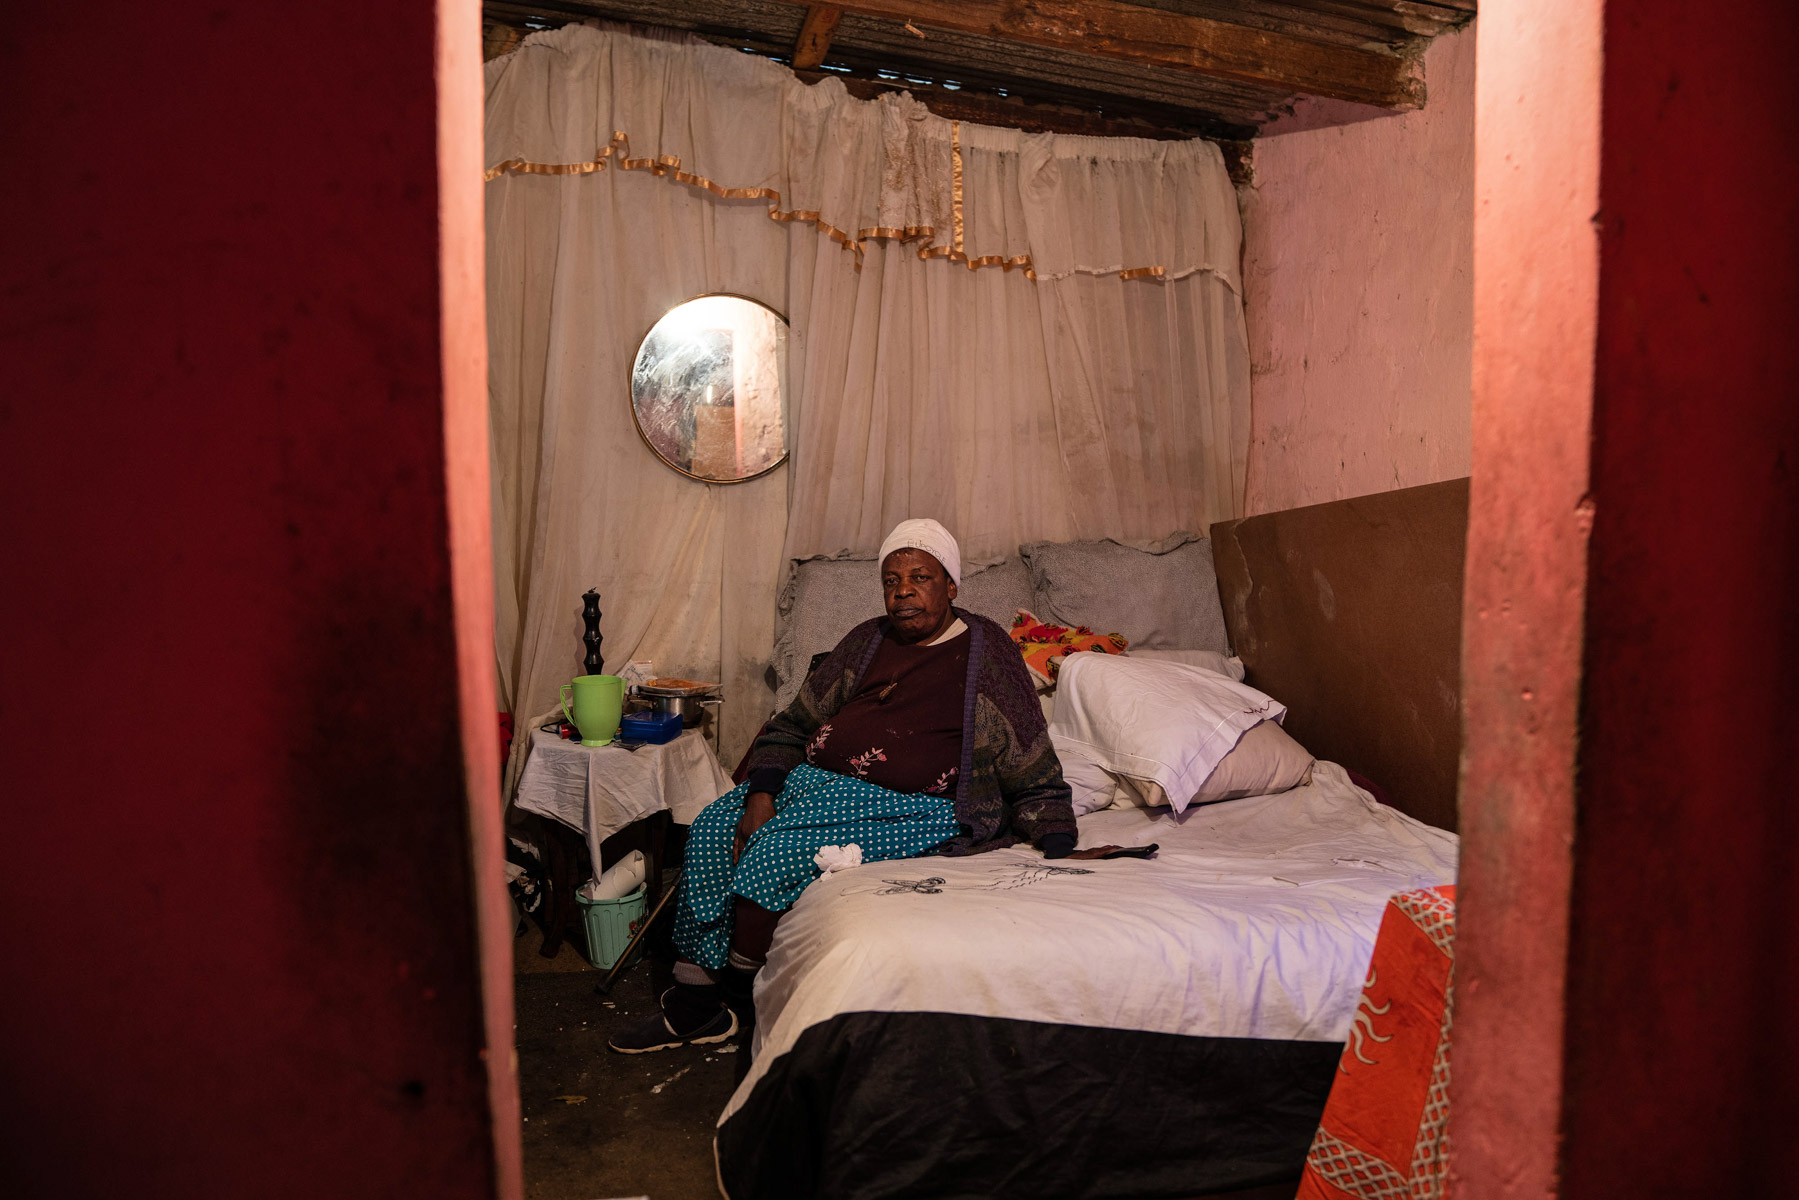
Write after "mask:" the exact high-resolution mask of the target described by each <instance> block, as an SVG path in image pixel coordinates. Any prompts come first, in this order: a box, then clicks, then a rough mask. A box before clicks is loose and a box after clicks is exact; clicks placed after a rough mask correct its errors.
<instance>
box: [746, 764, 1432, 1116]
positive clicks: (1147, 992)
mask: <svg viewBox="0 0 1799 1200" xmlns="http://www.w3.org/2000/svg"><path fill="white" fill-rule="evenodd" d="M1080 827H1081V842H1082V844H1083V845H1096V844H1101V843H1116V844H1119V845H1144V844H1147V843H1150V842H1155V843H1158V844H1159V845H1160V846H1161V851H1160V853H1159V855H1158V857H1157V858H1156V859H1154V860H1152V861H1143V860H1137V859H1114V860H1109V861H1104V860H1102V861H1084V860H1075V861H1069V860H1059V861H1050V860H1046V859H1044V858H1043V857H1042V855H1040V854H1038V853H1036V852H1035V851H1032V850H1028V849H1022V848H1014V849H1009V850H999V851H994V852H992V853H989V854H980V855H974V856H971V857H969V858H963V859H941V858H922V859H910V860H903V861H895V862H885V863H874V864H870V865H867V866H863V867H858V868H855V869H853V870H847V871H839V872H836V873H834V874H832V875H828V876H824V877H821V878H820V879H819V880H817V881H816V882H814V883H813V884H812V885H811V886H809V887H808V888H807V889H806V891H805V892H804V893H803V894H802V895H801V896H800V899H799V901H798V903H797V904H795V906H794V908H793V910H792V912H791V913H790V914H789V915H788V916H787V917H786V919H784V920H783V921H782V922H781V925H780V928H779V931H778V933H777V936H776V939H775V944H774V947H773V948H772V950H771V952H770V955H769V959H768V965H767V967H765V968H764V969H763V971H762V973H761V976H760V978H759V980H758V983H757V987H756V1005H757V1010H758V1013H759V1018H760V1019H759V1021H758V1025H757V1029H756V1035H755V1037H756V1046H755V1059H754V1063H753V1065H752V1067H751V1069H750V1071H749V1074H748V1075H747V1077H746V1078H745V1079H744V1080H743V1082H742V1083H741V1084H740V1086H739V1087H738V1089H737V1091H736V1093H735V1094H734V1095H733V1096H732V1098H731V1101H730V1103H729V1104H728V1105H727V1106H726V1108H725V1111H724V1113H723V1114H721V1116H720V1118H719V1121H720V1123H721V1124H722V1123H723V1122H724V1121H725V1120H727V1119H728V1118H729V1117H730V1116H731V1114H732V1113H734V1112H735V1111H736V1110H737V1109H738V1107H739V1106H740V1105H741V1104H742V1102H743V1101H744V1100H745V1099H746V1098H747V1097H748V1096H749V1094H750V1091H751V1090H752V1089H753V1088H754V1086H755V1084H756V1082H757V1080H759V1079H760V1078H761V1077H762V1074H763V1073H764V1071H765V1070H766V1069H767V1067H768V1065H769V1064H770V1063H771V1062H773V1061H774V1060H775V1059H777V1058H778V1057H779V1056H780V1055H782V1054H784V1053H786V1051H787V1050H788V1049H789V1048H791V1047H792V1046H793V1044H794V1042H795V1041H796V1040H797V1039H798V1037H799V1035H800V1034H801V1033H802V1032H804V1031H805V1030H806V1029H808V1028H810V1027H811V1026H813V1025H815V1024H817V1023H819V1022H821V1021H826V1020H829V1019H831V1018H832V1017H834V1016H836V1015H837V1014H839V1013H847V1012H870V1011H874V1012H947V1013H960V1014H965V1015H973V1016H991V1017H1005V1018H1017V1019H1023V1020H1034V1021H1045V1022H1054V1023H1058V1024H1064V1025H1080V1026H1091V1027H1103V1028H1117V1029H1134V1030H1142V1031H1147V1032H1158V1033H1174V1034H1182V1035H1188V1036H1215V1037H1242V1038H1268V1039H1281V1040H1298V1041H1328V1042H1341V1041H1342V1040H1343V1039H1344V1038H1345V1037H1346V1036H1347V1035H1348V1033H1349V1030H1350V1026H1351V1020H1352V1017H1353V1014H1354V1012H1355V1008H1356V1003H1357V1000H1358V996H1359V991H1358V988H1359V985H1360V983H1361V982H1362V979H1363V976H1364V973H1365V972H1366V970H1367V966H1368V961H1369V956H1370V954H1371V953H1372V951H1373V948H1374V941H1375V933H1376V930H1377V928H1378V925H1379V922H1380V919H1381V912H1382V907H1383V905H1384V904H1385V902H1386V900H1387V898H1388V897H1389V896H1391V895H1393V894H1394V893H1396V892H1401V891H1407V890H1411V889H1416V888H1421V887H1429V886H1432V885H1435V884H1440V883H1446V882H1451V881H1453V879H1454V877H1455V859H1456V838H1455V836H1454V835H1453V834H1450V833H1447V832H1445V831H1443V830H1440V829H1434V828H1432V827H1430V826H1427V825H1423V824H1421V823H1419V822H1417V821H1414V820H1412V819H1411V818H1409V817H1406V816H1404V815H1403V814H1401V813H1399V812H1396V811H1395V810H1393V809H1390V808H1386V807H1384V806H1382V805H1379V804H1377V803H1375V802H1374V801H1373V800H1372V799H1371V798H1370V797H1369V796H1368V795H1367V793H1365V792H1362V791H1361V790H1360V789H1358V788H1356V787H1355V786H1354V785H1353V784H1351V783H1350V782H1349V779H1348V776H1347V775H1346V774H1345V773H1344V771H1343V769H1342V768H1341V767H1339V766H1337V765H1336V764H1334V763H1327V762H1320V763H1319V764H1318V767H1317V769H1316V770H1315V771H1314V774H1313V782H1312V783H1310V784H1308V785H1306V786H1305V787H1301V788H1296V789H1294V790H1293V791H1290V792H1286V793H1284V794H1282V795H1278V796H1266V797H1258V798H1255V799H1250V800H1236V801H1230V802H1227V803H1223V804H1215V805H1207V806H1203V807H1200V808H1195V809H1192V810H1190V811H1189V812H1188V813H1186V814H1185V815H1184V817H1183V818H1181V819H1179V820H1176V819H1175V818H1173V817H1170V816H1168V815H1166V814H1165V813H1164V814H1157V813H1152V812H1149V811H1147V810H1143V809H1131V810H1128V811H1103V812H1098V813H1093V814H1091V815H1089V816H1086V817H1082V818H1081V820H1080Z"/></svg>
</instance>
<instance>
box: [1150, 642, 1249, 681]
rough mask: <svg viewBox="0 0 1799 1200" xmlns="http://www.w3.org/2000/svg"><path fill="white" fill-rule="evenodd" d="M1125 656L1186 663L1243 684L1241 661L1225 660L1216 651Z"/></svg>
mask: <svg viewBox="0 0 1799 1200" xmlns="http://www.w3.org/2000/svg"><path fill="white" fill-rule="evenodd" d="M1125 655H1126V657H1129V658H1148V659H1154V660H1156V661H1158V662H1177V663H1186V664H1187V665H1188V666H1189V667H1200V668H1203V669H1204V670H1207V671H1216V672H1218V673H1219V674H1220V675H1225V676H1229V677H1230V678H1232V679H1235V680H1236V681H1237V682H1238V683H1242V682H1243V675H1244V671H1243V660H1242V659H1240V658H1238V657H1237V656H1236V655H1234V654H1233V655H1231V656H1230V657H1228V658H1226V657H1225V656H1224V655H1222V654H1220V653H1218V651H1216V650H1126V651H1125Z"/></svg>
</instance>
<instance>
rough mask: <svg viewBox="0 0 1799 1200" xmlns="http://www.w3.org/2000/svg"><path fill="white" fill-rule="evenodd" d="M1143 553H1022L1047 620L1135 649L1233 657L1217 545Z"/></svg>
mask: <svg viewBox="0 0 1799 1200" xmlns="http://www.w3.org/2000/svg"><path fill="white" fill-rule="evenodd" d="M1152 545H1153V548H1152V549H1147V550H1139V549H1136V548H1135V547H1132V546H1125V545H1121V544H1120V543H1118V542H1114V541H1111V540H1110V539H1107V540H1105V541H1097V542H1032V543H1031V544H1029V545H1027V546H1021V547H1020V548H1019V553H1021V554H1023V555H1024V559H1025V563H1026V564H1027V565H1028V566H1029V567H1030V571H1031V584H1032V586H1033V588H1034V589H1035V591H1036V593H1037V603H1038V604H1040V605H1042V607H1041V608H1038V609H1035V610H1033V611H1035V612H1036V614H1037V616H1038V617H1039V618H1041V619H1042V620H1045V621H1049V622H1052V623H1054V624H1058V625H1085V626H1087V627H1088V628H1089V629H1092V630H1093V631H1094V632H1096V633H1120V634H1123V635H1124V636H1125V637H1126V638H1127V639H1128V640H1129V641H1130V643H1131V649H1133V650H1137V649H1143V650H1217V651H1218V652H1220V653H1222V654H1229V653H1230V640H1229V638H1228V636H1227V635H1226V633H1225V629H1224V606H1223V604H1221V603H1220V602H1219V600H1218V576H1217V575H1216V574H1215V573H1214V572H1213V570H1212V543H1211V542H1210V541H1209V540H1207V539H1206V538H1203V537H1196V536H1194V535H1193V534H1188V533H1177V534H1172V535H1170V536H1169V537H1166V538H1163V539H1162V540H1161V541H1160V542H1156V543H1153V544H1152Z"/></svg>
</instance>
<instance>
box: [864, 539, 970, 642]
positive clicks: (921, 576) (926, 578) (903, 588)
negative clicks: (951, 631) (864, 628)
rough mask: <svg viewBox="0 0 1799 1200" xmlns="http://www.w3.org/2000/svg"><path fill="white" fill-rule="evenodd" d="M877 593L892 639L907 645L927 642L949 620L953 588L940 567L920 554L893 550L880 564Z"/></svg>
mask: <svg viewBox="0 0 1799 1200" xmlns="http://www.w3.org/2000/svg"><path fill="white" fill-rule="evenodd" d="M881 592H882V594H883V595H884V596H885V597H886V599H887V618H888V620H890V621H892V622H893V632H894V636H895V637H896V638H897V639H898V640H899V641H902V642H904V643H906V644H907V645H911V644H913V643H915V642H924V641H929V640H930V639H931V638H934V637H936V636H937V635H938V634H939V633H942V632H943V629H944V627H945V626H946V625H948V624H949V623H950V621H951V620H952V619H953V618H952V617H951V616H950V611H949V602H950V601H951V600H954V599H955V598H956V585H955V583H954V582H953V581H952V580H951V579H950V577H949V572H948V571H945V570H944V569H943V564H942V563H940V562H938V561H937V560H936V559H935V558H933V557H932V556H931V555H929V554H927V553H925V552H924V551H923V550H895V551H894V552H893V553H892V554H889V555H888V556H887V557H886V559H885V560H883V561H882V563H881Z"/></svg>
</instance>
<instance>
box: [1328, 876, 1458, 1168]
mask: <svg viewBox="0 0 1799 1200" xmlns="http://www.w3.org/2000/svg"><path fill="white" fill-rule="evenodd" d="M1454 964H1455V888H1454V887H1453V886H1446V887H1437V888H1427V889H1425V890H1423V891H1416V892H1404V893H1401V894H1400V895H1397V896H1395V897H1393V898H1392V899H1391V900H1389V901H1387V911H1386V914H1385V915H1384V916H1383V917H1382V918H1381V925H1380V935H1379V937H1378V938H1377V939H1376V940H1375V944H1374V960H1373V961H1372V962H1371V963H1370V964H1369V966H1368V979H1367V982H1365V983H1364V984H1363V985H1362V1000H1361V1003H1360V1004H1358V1005H1357V1006H1356V1013H1355V1020H1354V1023H1353V1024H1352V1025H1351V1026H1350V1033H1349V1042H1348V1044H1347V1045H1345V1046H1344V1047H1343V1058H1342V1061H1341V1062H1340V1063H1339V1064H1338V1066H1337V1078H1336V1082H1335V1083H1334V1084H1333V1085H1332V1086H1331V1094H1330V1099H1329V1100H1328V1101H1327V1102H1326V1103H1325V1106H1324V1119H1323V1121H1321V1122H1320V1123H1319V1126H1318V1132H1317V1134H1316V1135H1315V1136H1314V1137H1313V1139H1312V1149H1311V1152H1310V1153H1308V1154H1307V1155H1306V1166H1305V1175H1304V1176H1303V1177H1302V1179H1301V1180H1300V1185H1299V1195H1298V1197H1297V1198H1296V1200H1345V1198H1353V1200H1401V1198H1404V1200H1437V1198H1439V1197H1441V1196H1442V1195H1443V1175H1444V1169H1445V1167H1446V1166H1447V1161H1446V1160H1447V1157H1448V1149H1449V1141H1448V1138H1447V1136H1446V1135H1445V1126H1446V1124H1447V1122H1448V1118H1449V1025H1450V1020H1451V1018H1452V1016H1453V1014H1454V1010H1455V1002H1454V996H1453V993H1452V991H1451V986H1450V984H1451V981H1450V976H1451V968H1452V967H1453V966H1454Z"/></svg>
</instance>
